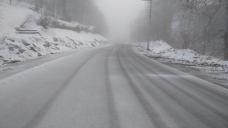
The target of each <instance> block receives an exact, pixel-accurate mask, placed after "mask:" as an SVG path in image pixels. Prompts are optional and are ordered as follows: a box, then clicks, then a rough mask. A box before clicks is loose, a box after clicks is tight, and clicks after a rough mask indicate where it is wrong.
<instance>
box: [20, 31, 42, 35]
mask: <svg viewBox="0 0 228 128" xmlns="http://www.w3.org/2000/svg"><path fill="white" fill-rule="evenodd" d="M16 33H17V34H38V35H40V36H41V34H40V33H39V32H38V31H37V30H17V31H16Z"/></svg>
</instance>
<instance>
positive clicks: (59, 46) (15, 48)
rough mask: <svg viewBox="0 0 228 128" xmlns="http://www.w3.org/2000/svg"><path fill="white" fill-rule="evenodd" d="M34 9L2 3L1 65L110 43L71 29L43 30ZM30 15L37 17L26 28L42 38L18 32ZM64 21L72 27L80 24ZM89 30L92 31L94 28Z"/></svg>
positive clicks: (25, 5) (0, 27) (0, 25)
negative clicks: (34, 31)
mask: <svg viewBox="0 0 228 128" xmlns="http://www.w3.org/2000/svg"><path fill="white" fill-rule="evenodd" d="M31 6H32V5H29V4H26V3H23V2H21V3H17V4H16V5H9V1H4V2H3V3H2V7H3V8H2V15H3V18H2V19H0V66H1V65H4V64H8V63H15V62H21V61H25V60H28V59H34V58H37V57H39V56H43V55H48V54H54V53H59V52H63V51H66V50H70V49H81V48H88V47H97V46H100V45H107V44H108V41H107V39H105V38H104V37H102V36H101V35H98V34H93V33H87V32H80V33H77V32H75V31H71V30H65V29H56V28H49V29H43V28H42V27H41V26H38V25H37V24H36V20H37V19H36V18H37V17H39V14H38V13H36V12H34V11H32V10H31V9H29V8H30V7H31ZM28 15H32V17H33V18H32V19H31V21H30V22H29V23H27V24H26V25H25V26H24V29H28V30H37V31H38V32H39V33H40V34H41V36H40V35H38V34H37V35H34V34H33V35H22V34H17V33H16V28H18V27H19V26H20V25H21V23H22V22H23V21H24V20H25V19H26V17H27V16H28ZM61 22H64V24H67V25H69V26H70V25H77V24H78V23H68V22H65V21H61ZM82 26H84V25H82ZM88 27H90V28H91V26H88ZM91 29H92V28H91Z"/></svg>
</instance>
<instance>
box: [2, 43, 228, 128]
mask: <svg viewBox="0 0 228 128" xmlns="http://www.w3.org/2000/svg"><path fill="white" fill-rule="evenodd" d="M49 127H50V128H51V127H53V128H227V127H228V90H227V89H226V88H223V87H220V86H218V85H215V84H212V83H209V82H207V81H205V80H202V79H199V78H196V77H193V76H191V75H188V74H186V73H183V72H181V71H178V70H175V69H173V68H170V67H167V66H165V65H163V64H161V63H159V62H157V61H154V60H152V59H149V58H147V57H144V56H143V55H140V54H139V53H137V52H136V51H135V50H134V48H132V47H131V46H130V45H114V46H109V47H103V48H96V49H91V50H86V51H84V52H80V53H75V54H71V55H69V56H66V57H62V58H60V59H56V60H53V61H50V62H47V63H44V64H42V65H39V66H36V67H34V68H31V69H28V70H26V71H23V72H20V73H18V74H15V75H12V76H10V77H7V78H4V79H2V80H0V128H49Z"/></svg>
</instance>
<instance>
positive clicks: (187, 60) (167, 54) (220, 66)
mask: <svg viewBox="0 0 228 128" xmlns="http://www.w3.org/2000/svg"><path fill="white" fill-rule="evenodd" d="M146 46H147V43H141V47H140V48H139V49H140V51H141V52H142V53H143V54H144V55H146V56H148V57H151V58H162V59H166V60H169V61H170V62H172V63H178V64H184V65H189V66H200V67H201V68H204V69H207V70H215V71H226V72H227V71H228V61H223V60H220V59H217V58H214V57H211V56H204V55H201V54H198V53H197V52H195V51H193V50H191V49H174V48H172V47H171V46H169V45H168V44H167V43H166V42H164V41H154V42H150V50H151V51H147V50H146Z"/></svg>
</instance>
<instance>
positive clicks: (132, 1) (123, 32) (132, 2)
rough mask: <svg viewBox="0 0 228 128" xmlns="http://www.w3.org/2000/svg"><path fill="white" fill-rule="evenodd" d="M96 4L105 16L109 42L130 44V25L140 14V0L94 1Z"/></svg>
mask: <svg viewBox="0 0 228 128" xmlns="http://www.w3.org/2000/svg"><path fill="white" fill-rule="evenodd" d="M96 4H97V6H98V7H99V9H100V10H101V12H102V13H103V14H104V16H105V19H106V23H107V25H108V27H109V32H108V38H109V39H110V41H111V42H113V43H127V42H130V41H131V40H130V34H131V32H130V31H131V24H132V22H134V20H135V19H136V17H137V16H138V14H139V12H140V11H139V10H140V8H141V6H142V2H141V0H96Z"/></svg>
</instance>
